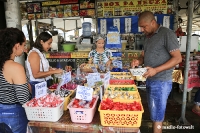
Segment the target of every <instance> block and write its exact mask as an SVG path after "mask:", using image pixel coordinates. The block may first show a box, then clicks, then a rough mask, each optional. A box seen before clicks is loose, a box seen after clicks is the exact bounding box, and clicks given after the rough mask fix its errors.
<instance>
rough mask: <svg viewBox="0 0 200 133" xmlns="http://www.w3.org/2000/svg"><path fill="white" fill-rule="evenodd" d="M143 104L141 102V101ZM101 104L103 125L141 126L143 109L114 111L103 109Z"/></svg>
mask: <svg viewBox="0 0 200 133" xmlns="http://www.w3.org/2000/svg"><path fill="white" fill-rule="evenodd" d="M140 104H141V102H140ZM141 106H142V104H141ZM100 107H101V104H100V105H99V108H98V110H99V112H100V120H101V125H102V126H115V127H116V126H117V127H140V126H141V121H142V113H143V112H144V109H143V106H142V111H113V110H101V109H100Z"/></svg>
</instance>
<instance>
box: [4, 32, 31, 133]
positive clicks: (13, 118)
mask: <svg viewBox="0 0 200 133" xmlns="http://www.w3.org/2000/svg"><path fill="white" fill-rule="evenodd" d="M25 39H26V38H25V36H24V34H23V32H22V31H20V30H18V29H17V28H6V29H4V30H0V51H1V52H0V57H1V58H0V82H1V84H0V123H1V126H5V124H6V125H7V126H9V128H11V130H12V132H13V133H26V128H27V123H28V120H27V117H26V113H25V110H24V108H23V107H22V104H24V103H26V102H27V101H28V100H30V98H31V93H30V92H31V89H30V88H29V87H28V83H27V79H26V74H25V71H24V67H23V66H22V65H21V64H19V63H17V62H14V59H15V57H16V56H20V55H22V53H23V52H24V48H25V45H26V43H25ZM7 126H5V129H6V130H7V131H8V132H9V129H8V127H7Z"/></svg>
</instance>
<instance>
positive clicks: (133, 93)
mask: <svg viewBox="0 0 200 133" xmlns="http://www.w3.org/2000/svg"><path fill="white" fill-rule="evenodd" d="M112 93H115V94H117V96H115V97H114V98H110V96H108V94H109V92H108V90H106V91H105V93H104V96H103V99H106V98H110V99H113V101H115V100H120V101H122V102H130V101H141V97H140V94H139V92H138V91H129V92H122V91H112ZM122 93H128V94H129V95H130V96H133V99H129V98H128V97H126V98H125V97H123V98H121V96H123V94H122Z"/></svg>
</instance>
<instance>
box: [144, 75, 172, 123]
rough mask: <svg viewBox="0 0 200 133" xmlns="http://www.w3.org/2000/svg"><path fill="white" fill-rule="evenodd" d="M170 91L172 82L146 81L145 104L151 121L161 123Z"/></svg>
mask: <svg viewBox="0 0 200 133" xmlns="http://www.w3.org/2000/svg"><path fill="white" fill-rule="evenodd" d="M171 90H172V81H157V80H148V79H147V81H146V92H147V102H148V107H149V111H150V117H151V120H152V121H154V122H162V121H163V120H164V116H165V110H166V104H167V99H168V96H169V94H170V92H171Z"/></svg>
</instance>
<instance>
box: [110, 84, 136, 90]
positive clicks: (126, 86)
mask: <svg viewBox="0 0 200 133" xmlns="http://www.w3.org/2000/svg"><path fill="white" fill-rule="evenodd" d="M115 87H118V88H131V87H133V88H134V91H138V89H137V86H136V85H134V84H132V85H108V87H107V88H106V90H107V89H108V88H110V89H111V90H113V91H115V90H114V89H115ZM116 91H117V90H116Z"/></svg>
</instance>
